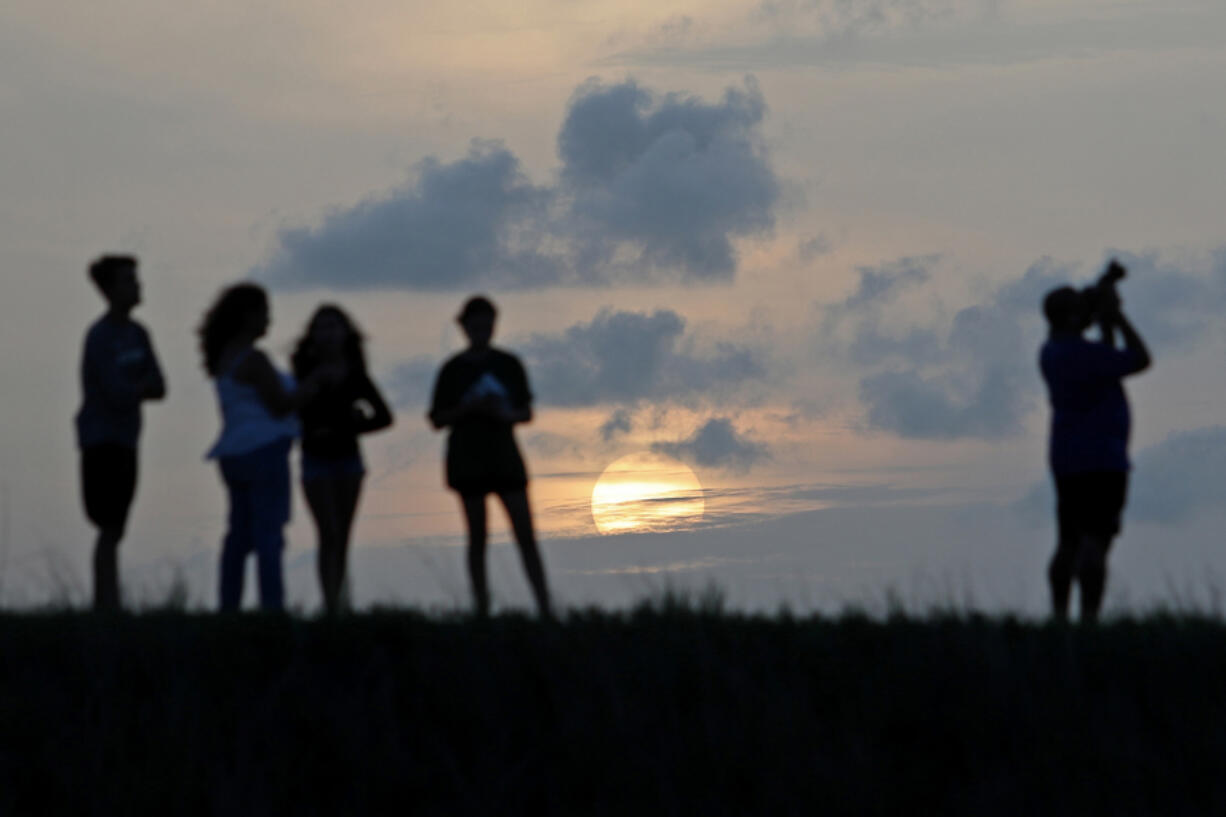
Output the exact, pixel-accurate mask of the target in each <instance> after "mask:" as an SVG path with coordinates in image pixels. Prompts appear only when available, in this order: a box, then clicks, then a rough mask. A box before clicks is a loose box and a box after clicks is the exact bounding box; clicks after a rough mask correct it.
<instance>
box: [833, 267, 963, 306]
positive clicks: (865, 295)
mask: <svg viewBox="0 0 1226 817" xmlns="http://www.w3.org/2000/svg"><path fill="white" fill-rule="evenodd" d="M939 260H940V256H939V255H923V256H909V257H906V258H900V259H898V260H897V261H893V262H891V263H887V264H881V265H880V266H876V267H871V266H862V267H856V273H857V274H858V275H859V276H860V282H859V285H858V286H857V287H856V291H855V292H853V293H852V294H851V295H849V296H847V299H846V300H845V301H843V303H842V304H841V305H840V308H841V309H853V310H854V309H860V308H863V307H866V306H869V305H874V306H876V305H878V304H881V303H883V302H885V301H887V300H889V299H891V298H893V297H894V296H895V295H897V294H898V293H899V292H900V291H902V290H903V289H906V288H907V287H910V286H918V285H920V284H923V283H926V282H927V281H928V280H929V279H930V278H931V277H932V276H931V273H930V272H929V267H931V266H932V265H933V264H935V263H937V261H939Z"/></svg>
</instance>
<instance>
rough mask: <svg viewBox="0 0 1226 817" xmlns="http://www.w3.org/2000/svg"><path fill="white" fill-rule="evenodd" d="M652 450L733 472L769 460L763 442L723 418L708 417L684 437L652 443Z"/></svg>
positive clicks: (707, 466) (768, 451) (767, 449)
mask: <svg viewBox="0 0 1226 817" xmlns="http://www.w3.org/2000/svg"><path fill="white" fill-rule="evenodd" d="M651 450H652V451H655V452H656V453H658V454H667V455H668V456H670V457H676V458H677V459H679V460H684V461H686V462H690V463H693V464H695V465H701V466H703V467H706V468H727V469H729V470H733V471H745V470H748V469H749V468H751V467H752V466H754V465H756V464H758V463H760V462H763V461H765V460H768V459H770V449H769V448H768V447H767V446H766V445H765V444H764V443H760V442H757V441H755V440H752V439H750V438H749V437H747V436H745V435H744V434H741V433H740V432H739V431H737V430H736V427H735V426H733V425H732V421H731V420H729V419H728V418H726V417H715V418H712V419H710V420H708V421H707V422H706V423H704V424H703V425H702V426H701V427H700V428H698V429H697V430H696V431H695V432H694V433H693V434H692V435H691V436H689V437H687V438H685V439H683V440H678V441H676V442H656V443H652V445H651Z"/></svg>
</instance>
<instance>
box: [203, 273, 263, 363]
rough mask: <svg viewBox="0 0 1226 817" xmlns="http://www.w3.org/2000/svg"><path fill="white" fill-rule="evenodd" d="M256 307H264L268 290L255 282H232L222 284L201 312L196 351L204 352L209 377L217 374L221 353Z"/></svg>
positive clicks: (261, 308) (244, 324)
mask: <svg viewBox="0 0 1226 817" xmlns="http://www.w3.org/2000/svg"><path fill="white" fill-rule="evenodd" d="M257 310H264V311H267V310H268V293H266V292H265V291H264V288H263V287H262V286H259V285H258V284H246V283H244V284H234V285H233V286H229V287H226V288H225V289H223V290H222V291H221V294H220V295H218V296H217V300H216V301H214V302H213V305H212V306H210V307H209V310H208V311H207V312H205V313H204V320H203V321H201V322H200V328H199V329H197V330H196V333H197V334H198V335H200V352H201V354H203V355H204V370H205V371H206V372H208V373H209V377H216V376H217V375H218V371H217V366H218V364H219V363H220V362H221V352H222V350H223V349H225V348H226V344H227V343H229V342H230V341H231V340H233V339H234V336H235V335H237V334H238V333H239V332H241V331H242V329H243V327H244V326H246V324H247V317H248V316H249V315H250V314H251V313H252V312H255V311H257Z"/></svg>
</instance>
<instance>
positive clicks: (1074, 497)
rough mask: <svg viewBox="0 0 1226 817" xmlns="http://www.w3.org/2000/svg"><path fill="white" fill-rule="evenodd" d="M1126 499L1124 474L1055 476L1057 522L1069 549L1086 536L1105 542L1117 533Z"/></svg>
mask: <svg viewBox="0 0 1226 817" xmlns="http://www.w3.org/2000/svg"><path fill="white" fill-rule="evenodd" d="M1127 496H1128V472H1127V471H1089V472H1086V473H1083V474H1064V475H1059V474H1057V475H1056V522H1057V524H1058V526H1059V528H1060V531H1059V533H1060V541H1062V542H1066V543H1068V544H1070V545H1072V544H1074V543H1077V542H1080V541H1081V537H1082V536H1084V535H1086V534H1089V535H1091V536H1095V537H1098V538H1103V539H1106V540H1107V541H1108V542H1110V540H1111V539H1112V538H1113V537H1115V536H1116V535H1117V534H1118V533H1119V532H1120V527H1121V525H1120V517H1121V515H1122V514H1123V511H1124V503H1125V501H1126V499H1127Z"/></svg>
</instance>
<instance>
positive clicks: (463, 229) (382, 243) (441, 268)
mask: <svg viewBox="0 0 1226 817" xmlns="http://www.w3.org/2000/svg"><path fill="white" fill-rule="evenodd" d="M765 113H766V103H765V99H764V98H763V95H762V92H761V90H760V89H759V88H758V86H757V84H756V82H755V81H754V80H753V79H752V78H747V79H746V81H745V84H744V86H743V87H740V88H729V89H727V90H726V91H725V92H724V95H723V97H722V98H721V99H720V100H718V101H716V102H704V101H703V100H701V99H698V98H696V97H693V96H690V95H686V94H678V93H669V94H656V93H654V92H652V91H651V90H649V89H646V88H644V87H642V86H640V85H638V84H637V83H635V82H634V81H626V82H623V83H620V84H616V85H604V84H602V83H600V82H599V81H596V80H589V81H587V82H585V83H583V84H582V85H580V86H579V87H578V88H577V89H576V91H575V92H574V94H573V96H572V97H571V99H570V102H569V106H568V110H567V114H566V118H565V121H564V122H563V124H562V127H561V130H560V132H559V134H558V154H559V158H560V159H561V163H562V164H561V167H560V169H559V172H558V176H557V181H556V182H555V183H554V184H552V185H543V186H538V185H535V184H533V183H532V182H531V181H530V180H529V179H528V177H527V176H526V175H525V173H524V171H523V168H522V166H521V163H520V161H519V159H518V158H517V157H516V156H515V155H514V154H513V153H512V152H511V151H510V150H508V149H507V148H506V147H505V146H504V145H503V144H502V143H501V142H497V141H477V142H474V143H473V145H472V147H471V148H470V150H469V153H468V155H466V156H465V157H463V158H461V159H458V160H456V161H453V162H444V161H441V160H439V159H437V158H434V157H430V158H426V159H424V160H422V161H421V162H419V163H418V164H417V166H416V168H415V170H414V173H413V175H412V177H411V178H410V179H409V180H408V181H407V182H406V183H404V184H402V185H401V186H399V187H397V188H394V189H392V190H390V191H388V192H386V193H383V194H380V195H375V196H371V197H370V198H368V199H366V200H365V201H362V202H359V203H358V204H355V205H352V206H349V207H336V208H333V209H332V210H331V211H330V212H328V213H327V214H326V215H325V216H324V217H323V219H322V220H321V221H320V223H318V224H317V225H315V226H294V227H287V228H285V229H283V230H281V231H280V233H279V234H278V236H277V241H276V245H275V248H274V250H273V252H272V254H271V257H270V258H269V259H268V260H267V261H266V262H265V263H264V264H262V265H260V266H257V267H256V268H255V269H253V270H252V273H253V275H254V276H255V277H257V278H260V279H262V280H265V281H268V282H269V283H270V284H273V285H276V286H279V287H282V288H285V289H309V288H313V287H320V288H333V289H351V290H359V289H363V290H369V289H406V290H425V291H440V290H447V291H453V290H471V289H475V288H489V289H503V290H507V289H537V288H543V287H555V286H612V285H616V284H621V283H659V282H676V281H687V282H694V281H697V282H715V281H728V280H731V279H732V278H733V276H734V275H735V272H736V267H737V254H736V249H735V247H734V245H733V242H734V240H736V239H739V238H745V237H755V236H765V235H768V234H769V233H770V232H771V230H772V229H773V227H774V212H775V207H776V205H777V203H778V201H779V198H780V184H779V181H778V179H777V178H776V177H775V174H774V171H773V169H772V167H771V165H770V161H769V157H768V155H767V152H766V149H765V147H764V141H763V138H762V134H761V124H762V121H763V119H764V117H765Z"/></svg>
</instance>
